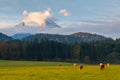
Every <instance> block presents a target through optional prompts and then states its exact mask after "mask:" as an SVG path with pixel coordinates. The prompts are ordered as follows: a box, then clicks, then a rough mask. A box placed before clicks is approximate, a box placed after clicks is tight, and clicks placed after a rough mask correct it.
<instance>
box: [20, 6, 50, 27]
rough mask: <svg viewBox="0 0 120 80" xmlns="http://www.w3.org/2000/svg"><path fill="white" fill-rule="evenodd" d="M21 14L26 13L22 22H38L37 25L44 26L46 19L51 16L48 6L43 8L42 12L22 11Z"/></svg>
mask: <svg viewBox="0 0 120 80" xmlns="http://www.w3.org/2000/svg"><path fill="white" fill-rule="evenodd" d="M23 13H24V14H23V15H25V14H27V15H26V16H25V17H24V19H23V20H22V22H25V23H28V24H34V23H35V24H38V25H39V26H46V20H47V19H48V18H52V14H51V9H50V8H48V9H47V10H44V11H42V12H30V13H28V12H27V11H23Z"/></svg>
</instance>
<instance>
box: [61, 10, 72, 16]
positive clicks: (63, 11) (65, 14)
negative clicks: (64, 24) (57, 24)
mask: <svg viewBox="0 0 120 80" xmlns="http://www.w3.org/2000/svg"><path fill="white" fill-rule="evenodd" d="M59 13H60V14H63V15H64V16H70V15H71V13H70V12H69V11H68V10H66V9H62V10H60V11H59Z"/></svg>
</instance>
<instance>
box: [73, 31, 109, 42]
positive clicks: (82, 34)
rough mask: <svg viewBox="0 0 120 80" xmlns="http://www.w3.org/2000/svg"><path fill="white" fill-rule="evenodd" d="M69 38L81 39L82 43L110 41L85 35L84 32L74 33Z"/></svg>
mask: <svg viewBox="0 0 120 80" xmlns="http://www.w3.org/2000/svg"><path fill="white" fill-rule="evenodd" d="M71 36H74V37H77V38H82V39H83V40H84V41H102V40H106V39H110V38H106V37H104V36H101V35H97V34H91V33H85V32H78V33H74V34H71Z"/></svg>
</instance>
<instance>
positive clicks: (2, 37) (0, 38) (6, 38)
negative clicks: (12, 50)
mask: <svg viewBox="0 0 120 80" xmlns="http://www.w3.org/2000/svg"><path fill="white" fill-rule="evenodd" d="M10 40H13V39H12V37H9V36H7V35H5V34H3V33H0V41H10Z"/></svg>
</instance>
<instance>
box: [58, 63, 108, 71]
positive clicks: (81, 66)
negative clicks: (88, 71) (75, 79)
mask: <svg viewBox="0 0 120 80" xmlns="http://www.w3.org/2000/svg"><path fill="white" fill-rule="evenodd" d="M58 66H62V64H58ZM73 66H74V67H76V66H78V64H73ZM106 66H107V67H109V66H110V64H109V63H107V64H106ZM83 67H84V66H83V64H81V65H80V66H79V70H82V69H83ZM104 68H105V65H104V64H103V63H100V70H103V69H104Z"/></svg>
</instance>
